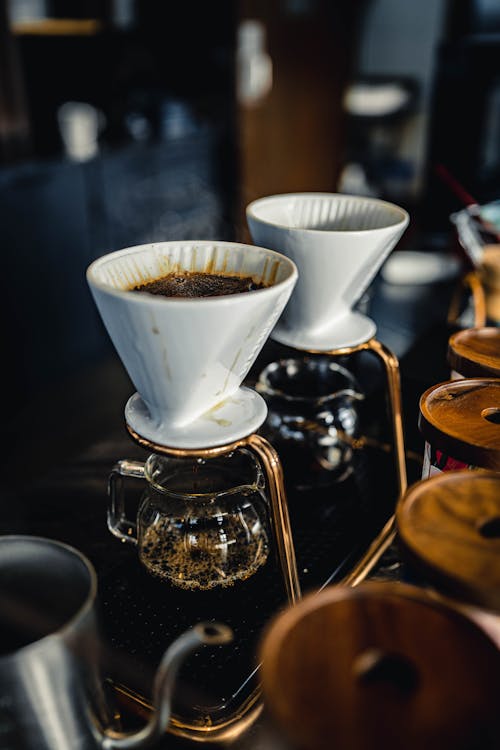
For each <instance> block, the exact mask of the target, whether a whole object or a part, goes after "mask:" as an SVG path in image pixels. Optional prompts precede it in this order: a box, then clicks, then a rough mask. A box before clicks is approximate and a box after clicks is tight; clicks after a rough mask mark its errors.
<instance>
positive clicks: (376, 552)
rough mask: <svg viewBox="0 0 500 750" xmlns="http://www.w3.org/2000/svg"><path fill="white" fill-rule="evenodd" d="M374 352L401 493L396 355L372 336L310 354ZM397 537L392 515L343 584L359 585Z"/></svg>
mask: <svg viewBox="0 0 500 750" xmlns="http://www.w3.org/2000/svg"><path fill="white" fill-rule="evenodd" d="M362 351H370V352H373V354H375V355H376V356H377V357H378V358H379V359H380V360H382V363H383V365H384V367H385V372H386V378H387V387H388V391H389V403H390V411H391V420H392V432H393V437H394V453H395V458H396V473H397V481H398V495H399V496H401V495H403V494H404V492H405V491H406V487H407V478H406V461H405V447H404V434H403V411H402V406H401V378H400V375H399V362H398V359H397V357H396V356H395V355H394V354H393V353H392V352H391V351H390V349H388V348H387V347H386V346H385V345H384V344H382V343H381V342H380V341H377V339H375V338H373V339H370V340H369V341H366V342H365V343H364V344H358V345H357V346H348V347H345V348H343V349H334V350H331V351H317V350H308V352H309V353H311V354H324V355H328V356H343V355H349V354H355V353H356V352H362ZM395 536H396V529H395V517H394V516H392V517H391V518H390V519H389V520H388V521H387V523H386V524H385V526H384V528H383V529H382V531H381V532H380V533H379V534H378V536H377V537H376V538H375V539H374V540H373V542H372V543H371V545H370V546H369V548H368V549H367V550H366V552H365V553H364V555H363V556H362V557H361V559H360V560H359V561H358V562H357V563H356V565H355V567H354V568H353V569H352V570H351V571H350V572H349V573H348V575H347V576H345V578H344V579H343V580H342V583H343V584H346V585H349V586H357V585H358V584H359V583H361V582H362V581H363V580H364V579H365V578H366V576H367V575H368V574H369V572H370V571H371V570H372V569H373V568H374V567H375V565H376V564H377V562H378V561H379V560H380V558H381V557H382V555H383V554H384V552H385V551H386V550H387V549H388V547H390V545H391V544H392V542H393V541H394V538H395Z"/></svg>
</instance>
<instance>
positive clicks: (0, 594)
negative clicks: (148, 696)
mask: <svg viewBox="0 0 500 750" xmlns="http://www.w3.org/2000/svg"><path fill="white" fill-rule="evenodd" d="M96 592H97V577H96V573H95V571H94V569H93V567H92V565H91V564H90V562H89V561H88V560H87V559H86V558H85V557H84V556H83V555H82V554H80V553H79V552H77V551H76V550H75V549H73V548H71V547H69V546H67V545H65V544H62V543H59V542H55V541H51V540H49V539H42V538H37V537H29V536H1V537H0V748H2V749H4V748H5V749H7V748H8V749H9V750H11V748H15V749H16V750H35V748H36V750H69V748H71V750H96V749H97V748H103V749H105V750H111V749H112V748H142V747H146V746H147V745H149V744H151V743H152V742H153V741H155V740H156V739H158V738H159V736H160V735H161V734H162V733H163V732H164V731H165V729H166V727H167V725H168V722H169V718H170V702H171V695H172V689H173V683H174V680H175V675H176V673H177V670H178V668H179V666H180V664H181V662H182V660H183V659H184V657H185V656H186V655H187V654H188V653H190V652H191V651H193V650H194V649H195V648H197V647H198V646H200V645H201V644H214V645H216V644H220V643H226V642H228V641H229V640H230V639H231V631H230V630H229V628H226V627H225V626H223V625H218V624H212V623H210V624H199V625H196V626H194V627H193V628H192V629H191V630H189V631H187V632H186V633H184V634H183V635H182V636H181V637H180V638H178V639H177V640H176V641H175V642H174V643H173V644H172V645H171V646H170V647H169V648H168V650H167V651H166V652H165V654H164V656H163V659H162V661H161V663H160V665H159V667H158V670H157V673H156V677H155V681H154V687H153V705H154V706H155V708H156V710H155V711H154V712H153V713H152V716H151V719H150V721H149V723H148V724H147V725H146V726H145V727H144V728H143V729H141V730H140V731H138V732H136V733H134V734H124V733H122V732H119V731H116V730H115V729H113V728H112V722H111V718H110V716H111V711H110V710H109V709H108V707H107V705H106V701H105V698H104V691H103V683H102V680H101V675H100V669H99V638H98V631H97V626H96V617H95V606H94V605H95V598H96ZM123 616H124V617H126V612H124V613H123Z"/></svg>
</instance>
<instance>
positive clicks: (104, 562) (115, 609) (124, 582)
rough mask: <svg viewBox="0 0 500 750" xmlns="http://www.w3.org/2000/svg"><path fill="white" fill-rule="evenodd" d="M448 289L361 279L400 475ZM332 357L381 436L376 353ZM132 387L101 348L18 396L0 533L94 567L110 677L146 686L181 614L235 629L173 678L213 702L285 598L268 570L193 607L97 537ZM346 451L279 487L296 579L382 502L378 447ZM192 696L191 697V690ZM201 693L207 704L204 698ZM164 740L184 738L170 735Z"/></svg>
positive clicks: (388, 487) (328, 577) (135, 452)
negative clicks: (337, 479) (324, 471)
mask: <svg viewBox="0 0 500 750" xmlns="http://www.w3.org/2000/svg"><path fill="white" fill-rule="evenodd" d="M449 296H450V287H449V286H441V285H438V286H433V287H420V286H406V287H404V288H403V287H395V286H394V287H391V286H390V285H388V284H385V283H383V282H381V281H377V282H376V283H375V285H374V287H373V289H372V296H371V304H370V307H371V315H372V317H373V318H374V319H375V321H376V322H377V325H378V334H377V337H378V338H379V339H380V340H381V341H383V342H384V343H385V344H387V345H388V346H389V347H390V348H391V349H392V350H393V351H394V352H395V353H396V354H397V355H398V357H399V358H400V364H401V375H402V393H403V407H404V423H405V433H406V448H407V450H408V451H409V453H410V454H411V455H413V454H415V457H416V460H415V461H413V460H412V458H410V459H409V461H408V470H409V476H410V479H411V480H412V481H415V480H416V479H418V472H419V469H420V466H419V462H418V456H419V455H421V452H422V441H421V439H420V436H419V434H418V429H417V416H418V399H419V396H420V394H421V393H422V392H423V391H424V390H425V389H426V388H427V387H428V386H429V385H431V384H432V383H436V382H440V381H442V380H445V379H447V377H448V368H447V365H446V359H445V357H446V343H447V339H448V336H449V334H450V330H449V329H448V328H447V326H446V324H445V322H444V321H445V317H446V309H447V304H448V301H449ZM291 354H293V352H292V350H287V349H286V348H285V347H282V346H280V345H278V344H275V343H273V342H268V343H267V344H266V346H265V347H264V349H263V352H262V353H261V355H260V356H259V358H258V360H257V362H256V363H255V365H254V367H253V368H252V371H251V373H250V377H249V379H248V382H249V383H250V384H252V382H254V381H255V378H256V376H257V374H258V372H259V371H260V370H261V369H262V367H263V366H264V365H265V364H266V363H267V362H269V361H272V360H274V359H276V358H278V357H283V356H290V355H291ZM294 354H295V355H296V352H295V353H294ZM343 363H344V364H346V365H347V366H348V368H349V369H351V370H352V371H353V372H354V373H355V375H356V376H357V377H358V379H359V380H360V382H361V385H362V387H363V389H364V390H365V392H366V394H367V411H366V414H365V418H366V420H367V424H369V425H370V428H369V429H370V430H372V431H373V429H374V433H373V434H374V435H375V437H376V438H377V440H378V441H380V442H381V443H383V442H384V441H387V440H389V441H390V439H391V433H390V429H389V427H388V423H387V415H386V409H385V399H384V390H385V389H384V377H383V372H382V371H381V367H380V364H379V363H377V362H376V361H375V362H374V361H373V359H372V358H371V357H370V355H366V354H362V355H353V356H352V357H350V358H348V359H346V360H343ZM132 392H133V387H132V385H131V383H130V381H129V380H128V377H127V375H126V373H125V372H124V370H123V368H122V366H121V363H120V362H119V361H118V360H117V359H116V358H114V357H111V358H108V359H106V360H104V361H101V362H99V363H97V364H95V365H94V366H91V367H88V368H86V369H85V370H82V371H81V372H79V373H77V374H76V375H75V376H73V377H71V378H69V379H67V380H66V381H65V382H63V383H58V384H57V385H54V386H53V387H50V388H46V389H45V390H44V391H43V392H41V393H39V394H38V395H37V396H36V398H33V399H31V400H30V402H29V403H26V404H19V408H18V410H17V412H16V415H15V418H14V419H13V420H12V421H11V423H9V424H8V425H6V426H5V434H6V437H7V447H6V449H5V451H4V453H3V457H4V462H3V463H4V468H3V483H2V484H3V490H2V513H1V515H0V533H1V534H34V535H38V536H44V537H49V538H52V539H58V540H61V541H64V542H67V543H69V544H71V545H73V546H74V547H76V548H78V549H79V550H81V551H82V552H83V553H84V554H86V555H87V556H88V557H89V559H90V560H91V562H92V563H93V564H94V566H95V567H96V570H97V572H98V577H99V586H100V594H99V597H100V598H99V608H100V615H101V627H102V634H103V640H104V642H105V643H106V645H107V648H108V654H109V655H110V658H109V661H108V664H107V668H108V669H109V670H110V671H111V672H113V675H112V676H113V678H114V679H116V680H118V681H119V682H122V683H124V684H126V685H127V684H128V685H130V686H131V687H133V688H134V689H137V690H138V691H139V692H141V693H143V694H145V695H147V692H148V688H149V685H150V682H151V675H152V672H153V670H154V666H155V663H156V662H157V661H158V659H159V658H160V655H161V653H162V650H163V648H164V647H165V645H167V644H166V643H165V640H168V638H172V636H173V635H175V634H176V633H177V632H181V631H182V630H183V629H185V628H186V627H189V626H190V625H191V624H193V620H194V619H196V616H197V609H199V613H200V614H202V613H203V614H206V615H208V617H209V618H210V617H211V616H214V617H215V616H217V619H223V620H225V621H229V622H230V624H231V625H232V626H233V628H234V629H235V631H236V640H235V644H234V645H233V647H232V650H231V652H230V653H229V652H228V653H226V654H224V653H223V652H220V653H218V654H217V655H215V663H219V660H220V664H219V666H218V668H215V669H214V668H213V665H214V662H213V661H210V657H209V656H206V657H203V658H201V659H199V660H198V661H195V660H191V661H190V662H189V663H188V665H187V668H186V669H185V670H184V672H183V674H182V676H181V683H182V684H183V686H184V687H183V690H181V693H182V695H183V701H184V703H185V704H187V703H189V700H190V696H192V695H194V693H193V680H192V679H190V678H192V677H193V675H194V676H195V677H196V679H195V684H196V691H198V692H199V691H200V690H201V693H202V694H203V699H205V697H206V696H207V694H208V695H209V696H211V697H212V698H214V699H215V704H218V703H219V702H220V697H221V695H222V693H224V691H225V700H227V694H226V693H227V691H230V692H231V691H233V693H234V691H235V690H236V692H238V689H239V687H240V683H241V682H242V681H244V678H245V676H248V675H249V674H250V672H251V671H252V669H253V667H254V666H255V658H256V657H255V653H256V649H257V645H258V641H259V637H260V634H261V631H262V627H263V626H264V625H265V623H266V622H267V621H268V619H269V618H270V617H271V616H272V614H273V613H274V612H275V611H276V610H277V609H279V608H280V607H281V606H283V605H284V601H285V599H284V593H283V591H282V590H281V589H280V587H279V585H277V584H276V580H277V576H276V575H274V577H273V580H272V581H271V579H270V578H262V579H259V577H258V576H257V577H254V578H255V580H254V581H252V582H251V583H250V585H249V586H248V587H247V588H246V590H245V591H244V593H243V594H242V597H243V599H241V598H240V599H238V595H234V594H232V595H231V596H232V598H231V597H230V598H229V599H228V600H227V601H225V602H223V601H222V600H220V601H215V603H214V601H212V602H210V604H209V605H206V603H203V601H201V600H200V599H199V598H198V600H196V601H195V600H193V601H194V604H192V606H191V605H187V604H186V595H185V594H184V595H183V597H180V598H179V599H178V600H176V599H175V597H174V598H169V599H168V600H167V601H164V600H162V599H164V596H163V594H162V592H161V591H160V589H161V585H162V584H158V582H157V581H152V580H147V579H148V576H147V574H146V573H145V572H144V571H143V570H142V569H141V568H140V565H139V563H138V561H137V557H136V551H135V550H134V549H133V548H131V547H129V546H127V545H123V544H120V542H119V541H118V540H116V539H115V538H113V537H112V536H111V535H110V533H109V531H108V530H107V526H106V507H107V477H108V474H109V472H110V470H111V468H112V466H113V464H114V463H115V461H116V460H117V459H120V458H136V459H139V460H145V458H146V455H147V454H145V452H144V450H143V449H141V448H140V447H138V446H136V445H134V444H133V443H132V442H131V440H130V438H129V436H128V434H127V433H126V430H125V426H124V420H123V407H124V404H125V401H126V399H127V398H128V397H129V396H130V394H131V393H132ZM354 461H355V471H354V472H353V474H352V475H351V477H350V478H349V479H348V480H346V481H345V482H342V483H338V484H336V485H333V486H332V487H331V488H330V489H329V491H328V492H326V493H319V495H318V493H314V497H311V496H309V497H306V498H305V497H304V495H303V494H301V493H296V492H294V488H293V487H287V490H288V494H289V504H290V513H291V520H292V528H293V531H294V539H295V543H296V549H297V558H298V567H299V574H300V577H301V583H302V587H303V589H304V590H314V589H317V588H318V587H319V586H321V585H324V584H325V583H326V582H329V581H332V582H334V581H335V580H338V579H339V578H340V577H341V575H342V573H343V572H345V571H346V570H348V569H349V567H350V566H351V565H352V564H353V562H354V560H355V559H356V558H357V556H359V554H360V553H361V551H362V549H363V548H364V547H365V546H366V545H367V544H368V542H369V540H370V539H371V538H373V536H374V535H375V533H376V531H377V530H378V529H379V528H380V527H381V526H382V524H383V522H384V520H385V519H386V518H387V517H388V516H389V515H390V513H391V511H392V508H393V506H394V502H395V497H396V488H395V479H394V465H393V462H392V457H391V454H390V453H389V454H387V453H384V452H383V451H382V452H380V451H378V450H377V449H374V450H373V451H372V453H371V454H370V451H368V453H367V454H365V453H363V455H360V456H355V457H354ZM374 477H376V479H375V480H374ZM374 488H375V489H374ZM271 572H272V571H271ZM275 572H276V571H274V573H275ZM266 575H268V574H266ZM158 587H160V589H159V588H158ZM158 600H162V601H161V602H160V604H159V605H158V606H156V605H151V602H152V601H155V602H157V603H158ZM243 600H244V602H245V606H244V610H243V611H242V610H241V601H243ZM124 611H126V619H125V618H124V617H123V616H122V615H123V612H124ZM198 619H201V618H198ZM123 622H126V626H124V625H123ZM159 623H161V627H159ZM226 648H227V647H226ZM212 658H214V657H212ZM228 665H231V669H229V668H228ZM231 670H232V671H231ZM228 675H229V676H228ZM221 682H224V685H223V686H222V684H221ZM196 691H195V692H196ZM212 693H216V694H217V693H218V695H217V696H214V695H212ZM236 699H237V698H235V700H236ZM193 700H195V702H196V701H198V700H201V699H200V696H199V695H198V693H197V692H196V698H195V699H193ZM229 702H230V701H229ZM208 703H209V705H213V701H212V702H210V700H208ZM263 726H265V724H264V725H263ZM256 732H258V729H254V730H252V731H251V732H250V733H249V735H248V737H246V738H243V739H242V740H241V742H242V744H243V746H245V747H246V746H248V747H250V746H252V747H254V746H259V747H260V746H261V744H260V742H261V740H259V739H258V738H257V735H256V734H255V733H256ZM273 742H274V743H276V739H274V740H273ZM249 743H250V744H249ZM252 743H253V744H252ZM166 744H167V745H168V746H169V747H172V746H176V745H177V744H181V745H182V744H184V743H183V742H182V741H180V740H178V739H175V738H173V737H169V738H168V741H167V742H166ZM163 745H164V743H163V742H162V743H161V746H162V747H163ZM272 746H274V747H275V746H276V744H274V745H272ZM262 747H264V745H262Z"/></svg>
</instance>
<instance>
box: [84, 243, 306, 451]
mask: <svg viewBox="0 0 500 750" xmlns="http://www.w3.org/2000/svg"><path fill="white" fill-rule="evenodd" d="M183 270H185V271H201V272H203V271H204V272H210V273H225V274H227V275H243V276H251V277H253V278H254V279H255V280H256V281H263V282H264V283H266V284H269V286H267V287H266V288H264V289H258V290H255V291H252V292H245V293H241V294H233V295H226V296H220V297H204V298H195V299H186V298H167V297H161V296H157V295H152V294H144V293H138V292H133V291H130V290H131V287H133V286H134V285H136V284H138V283H143V282H145V281H148V280H151V279H154V278H158V277H160V276H162V275H165V274H167V273H170V272H179V271H183ZM296 279H297V269H296V267H295V265H294V264H293V263H292V262H291V261H290V260H289V259H287V258H285V257H284V256H282V255H279V254H278V253H275V252H273V251H272V250H266V249H264V248H260V247H254V246H252V245H241V244H237V243H233V242H209V241H200V242H194V241H184V242H162V243H154V244H149V245H141V246H138V247H132V248H127V249H125V250H119V251H118V252H115V253H110V254H109V255H105V256H103V257H102V258H99V259H98V260H96V261H95V262H94V263H92V265H91V266H90V267H89V269H88V271H87V280H88V283H89V285H90V288H91V291H92V294H93V296H94V299H95V302H96V305H97V307H98V309H99V312H100V314H101V317H102V319H103V321H104V324H105V326H106V328H107V330H108V333H109V335H110V337H111V339H112V341H113V343H114V345H115V347H116V350H117V351H118V354H119V355H120V357H121V359H122V361H123V364H124V365H125V367H126V369H127V372H128V373H129V375H130V378H131V380H132V382H133V383H134V385H135V387H136V388H137V391H138V393H139V395H140V397H141V399H142V401H143V402H144V404H145V406H146V407H147V410H148V413H149V417H148V426H149V427H148V429H149V430H150V434H151V435H152V433H151V430H152V429H153V428H154V429H153V431H154V432H155V435H156V437H157V438H158V436H160V435H162V434H163V433H164V432H165V430H167V431H168V430H169V429H172V428H175V429H177V430H178V429H179V428H182V427H185V426H186V425H188V424H190V423H192V422H193V421H194V420H196V419H197V418H199V417H200V416H201V415H202V414H204V413H205V412H207V411H208V410H210V409H213V407H216V406H218V405H219V404H221V402H223V401H225V400H226V399H228V398H230V397H231V396H233V395H234V394H235V393H236V392H237V391H238V388H239V386H240V384H241V382H242V380H243V379H244V377H245V376H246V375H247V373H248V370H249V369H250V367H251V365H252V364H253V362H254V360H255V358H256V357H257V355H258V353H259V352H260V350H261V348H262V346H263V345H264V342H265V341H266V339H267V338H268V336H269V333H270V332H271V330H272V328H273V326H274V325H275V323H276V321H277V320H278V317H279V316H280V314H281V312H282V310H283V308H284V306H285V304H286V302H287V301H288V298H289V296H290V294H291V292H292V289H293V287H294V284H295V282H296ZM263 418H265V413H264V417H263ZM242 419H245V417H244V414H243V413H242ZM231 420H232V421H233V422H234V420H235V417H234V415H233V416H232V417H231ZM131 426H133V425H131ZM199 439H200V436H199V435H198V436H197V437H196V440H199ZM207 440H208V438H207ZM209 444H210V443H209V442H206V443H205V445H209ZM172 445H173V444H172ZM174 447H175V446H174ZM179 447H180V446H179ZM197 447H202V446H201V444H200V445H199V446H197Z"/></svg>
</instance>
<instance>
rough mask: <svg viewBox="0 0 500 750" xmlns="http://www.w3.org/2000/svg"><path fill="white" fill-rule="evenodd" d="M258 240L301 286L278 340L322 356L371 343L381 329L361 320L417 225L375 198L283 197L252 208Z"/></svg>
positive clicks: (250, 218)
mask: <svg viewBox="0 0 500 750" xmlns="http://www.w3.org/2000/svg"><path fill="white" fill-rule="evenodd" d="M247 220H248V225H249V228H250V232H251V235H252V239H253V240H254V242H256V243H257V244H259V245H260V244H264V245H265V246H266V247H271V248H273V249H276V250H278V251H279V252H281V253H284V254H285V255H286V256H287V257H289V258H291V259H292V260H293V261H294V262H295V263H296V264H297V267H298V269H299V281H298V283H297V286H296V288H295V291H294V293H293V295H292V298H291V299H290V302H289V303H288V305H287V307H286V310H285V312H284V314H283V316H282V318H281V320H280V323H279V326H277V327H276V329H275V331H274V332H273V338H275V339H277V340H278V341H281V342H282V343H284V344H288V345H290V346H294V347H297V348H300V349H317V350H322V351H327V350H333V349H340V348H343V347H348V346H355V345H357V344H360V343H363V342H365V341H367V340H368V339H370V338H371V337H372V336H373V335H374V334H375V331H376V327H375V324H374V323H373V321H371V320H370V319H369V318H366V317H365V316H363V315H361V314H360V313H357V312H353V310H352V308H353V306H354V305H355V304H356V303H357V302H358V300H359V299H360V297H361V295H362V294H363V292H364V291H365V290H366V288H367V287H368V285H369V284H370V282H371V281H372V279H373V277H374V276H375V274H376V273H377V271H378V269H379V268H380V266H381V265H382V263H383V262H384V260H385V259H386V258H387V256H388V255H389V253H390V252H391V250H392V249H393V248H394V246H395V245H396V243H397V242H398V240H399V238H400V237H401V235H402V233H403V231H404V229H405V228H406V226H407V224H408V221H409V217H408V214H407V213H406V211H404V210H403V209H402V208H399V207H398V206H395V205H393V204H391V203H386V202H385V201H380V200H376V199H373V198H360V197H355V196H347V195H337V194H329V193H302V194H299V193H295V194H289V195H275V196H270V197H267V198H261V199H259V200H256V201H254V202H253V203H250V205H249V206H248V207H247Z"/></svg>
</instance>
